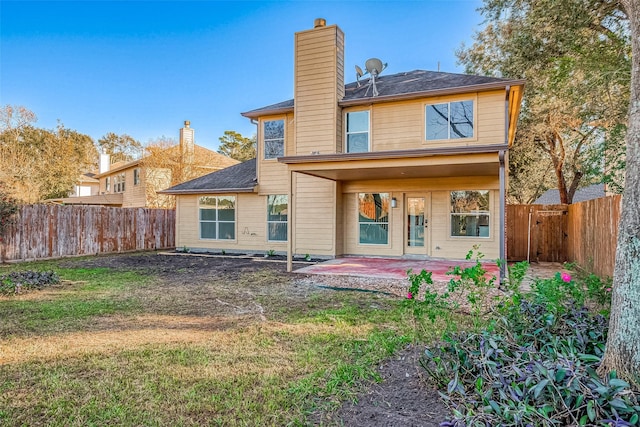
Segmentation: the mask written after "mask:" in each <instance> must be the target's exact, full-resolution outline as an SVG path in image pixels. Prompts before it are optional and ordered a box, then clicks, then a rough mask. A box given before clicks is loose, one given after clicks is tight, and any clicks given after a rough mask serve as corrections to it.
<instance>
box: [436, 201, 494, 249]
mask: <svg viewBox="0 0 640 427" xmlns="http://www.w3.org/2000/svg"><path fill="white" fill-rule="evenodd" d="M498 194H499V193H498V192H497V191H495V190H493V191H491V195H490V196H489V197H490V203H491V219H490V221H491V229H490V232H489V233H490V234H489V236H490V237H489V238H468V237H451V236H450V224H449V191H435V192H433V193H431V200H432V202H431V203H432V205H431V208H432V221H431V242H432V243H431V246H432V247H431V254H432V256H434V257H437V258H458V259H462V258H464V257H465V255H466V254H467V253H468V252H469V251H470V250H471V249H472V248H473V245H479V250H480V252H482V253H483V254H484V256H485V258H486V259H496V258H498V257H499V256H500V241H499V239H498V238H497V236H498V234H499V227H500V214H499V211H498V209H499V208H500V204H499V200H498Z"/></svg>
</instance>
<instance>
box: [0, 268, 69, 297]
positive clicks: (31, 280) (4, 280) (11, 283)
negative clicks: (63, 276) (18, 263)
mask: <svg viewBox="0 0 640 427" xmlns="http://www.w3.org/2000/svg"><path fill="white" fill-rule="evenodd" d="M56 283H60V277H58V274H57V273H56V272H55V271H14V272H11V273H9V274H2V275H0V294H5V295H8V294H19V293H21V292H22V291H24V290H26V289H42V288H44V287H46V286H50V285H53V284H56Z"/></svg>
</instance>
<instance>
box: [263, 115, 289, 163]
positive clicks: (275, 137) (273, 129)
mask: <svg viewBox="0 0 640 427" xmlns="http://www.w3.org/2000/svg"><path fill="white" fill-rule="evenodd" d="M263 136H264V138H263V139H264V158H265V159H275V158H277V157H281V156H284V120H270V121H266V122H264V126H263Z"/></svg>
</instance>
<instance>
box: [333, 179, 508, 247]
mask: <svg viewBox="0 0 640 427" xmlns="http://www.w3.org/2000/svg"><path fill="white" fill-rule="evenodd" d="M498 189H499V180H498V177H457V178H432V179H412V180H387V181H354V182H346V183H344V184H343V186H342V191H343V193H344V194H343V196H342V200H343V205H344V212H343V215H342V217H343V221H344V224H345V225H344V233H343V236H344V253H345V254H351V255H389V256H400V255H402V254H403V252H404V215H405V212H404V209H405V207H404V203H403V201H404V196H405V193H412V194H420V193H422V194H424V193H430V194H431V206H430V207H427V211H429V210H430V211H431V218H429V230H428V231H427V232H428V233H430V237H429V241H430V247H429V248H427V251H428V253H429V254H430V255H431V256H432V257H436V258H460V259H461V258H464V257H465V255H466V254H467V252H468V251H469V250H470V249H471V248H472V246H473V245H474V244H479V245H480V251H481V252H482V253H484V254H485V257H486V258H487V259H495V258H497V257H498V256H499V251H500V242H499V239H498V238H497V236H498V230H499V227H500V215H499V208H500V205H499V200H498V194H499V192H498ZM452 190H491V196H490V199H491V202H490V203H491V230H490V237H489V238H455V237H451V236H450V235H449V234H450V222H449V221H450V219H449V192H450V191H452ZM361 192H362V193H384V192H388V193H391V197H395V198H396V199H397V200H398V207H397V208H395V209H391V213H390V218H391V222H390V228H389V230H390V231H389V241H390V244H389V245H387V246H384V245H380V246H377V245H360V244H359V242H358V216H357V202H356V201H357V198H356V197H357V193H361ZM429 208H430V209H429Z"/></svg>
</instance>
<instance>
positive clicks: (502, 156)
mask: <svg viewBox="0 0 640 427" xmlns="http://www.w3.org/2000/svg"><path fill="white" fill-rule="evenodd" d="M505 89H506V90H505V101H504V143H505V145H506V146H507V150H508V147H509V95H510V92H511V86H507V87H506V88H505ZM506 153H507V151H506V150H500V151H499V152H498V159H499V161H500V259H501V260H502V261H503V262H501V263H500V283H504V280H505V278H506V276H507V274H506V269H507V249H506V239H507V235H506V232H505V227H506V221H507V212H506V209H507V208H506V201H507V188H506V187H507V179H506V171H505V163H506V158H507V157H506V156H507V154H506Z"/></svg>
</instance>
